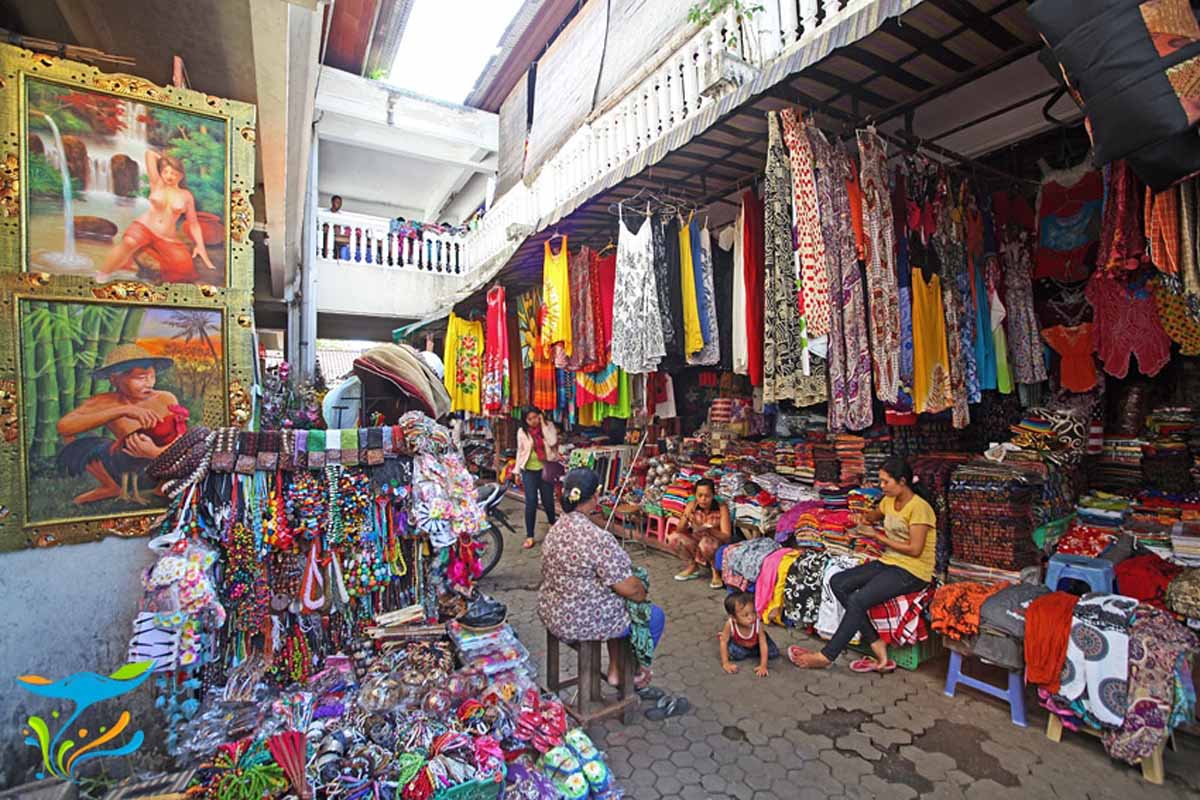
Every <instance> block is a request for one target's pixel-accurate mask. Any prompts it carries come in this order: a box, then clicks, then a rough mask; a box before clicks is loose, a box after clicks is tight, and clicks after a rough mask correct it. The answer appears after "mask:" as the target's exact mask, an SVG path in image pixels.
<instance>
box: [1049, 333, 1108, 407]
mask: <svg viewBox="0 0 1200 800" xmlns="http://www.w3.org/2000/svg"><path fill="white" fill-rule="evenodd" d="M1042 336H1044V337H1045V339H1046V341H1047V342H1049V344H1050V346H1051V347H1053V348H1054V352H1056V353H1058V355H1059V373H1058V382H1059V384H1060V385H1061V386H1062V387H1063V388H1064V389H1066V390H1068V391H1071V392H1078V393H1083V392H1090V391H1091V390H1092V389H1094V388H1096V361H1095V359H1093V358H1092V353H1094V352H1096V339H1095V335H1094V334H1093V332H1092V323H1090V322H1085V323H1083V324H1082V325H1076V326H1073V327H1067V326H1065V325H1055V326H1054V327H1052V328H1046V329H1045V330H1044V331H1042Z"/></svg>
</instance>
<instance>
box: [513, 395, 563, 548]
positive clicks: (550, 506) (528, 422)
mask: <svg viewBox="0 0 1200 800" xmlns="http://www.w3.org/2000/svg"><path fill="white" fill-rule="evenodd" d="M521 421H522V425H521V427H520V428H519V429H518V430H517V469H518V470H520V472H521V484H522V486H523V487H524V489H525V544H524V545H523V546H524V547H525V549H529V548H530V547H533V546H534V544H535V541H534V538H533V527H534V525H535V524H536V523H537V511H538V497H539V496H540V497H541V499H542V508H543V509H544V510H545V512H546V519H547V520H548V521H549V522H550V524H551V525H553V524H554V523H555V520H556V516H555V513H554V484H555V482H556V481H557V479H558V477H559V476H560V475H561V473H562V466H561V465H560V464H559V463H558V431H557V430H555V428H554V423H553V422H551V421H549V420H548V419H545V418H544V417H543V416H542V412H541V411H538V410H537V409H536V408H527V409H525V411H524V413H523V414H522V416H521Z"/></svg>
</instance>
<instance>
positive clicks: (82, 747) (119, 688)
mask: <svg viewBox="0 0 1200 800" xmlns="http://www.w3.org/2000/svg"><path fill="white" fill-rule="evenodd" d="M153 666H154V662H153V661H139V662H136V663H133V664H126V665H125V666H123V667H121V668H120V669H118V670H117V671H116V672H114V673H112V674H111V675H97V674H96V673H95V672H76V673H75V674H74V675H69V676H67V677H66V678H63V679H62V680H59V681H51V680H50V679H49V678H43V677H42V676H41V675H22V676H21V677H19V678H17V683H19V684H21V686H22V687H23V688H24V689H25V690H26V691H28V692H31V693H32V694H36V695H38V696H39V697H49V698H51V699H54V700H70V701H71V702H73V703H74V704H75V710H74V711H73V712H72V713H71V716H69V717H67V719H66V720H65V721H63V722H62V723H61V724H60V725H59V726H58V731H57V733H55V734H54V737H53V738H51V735H50V726H49V725H48V724H47V722H46V720H44V719H42V718H41V717H38V716H31V717H29V719H28V720H26V723H25V724H26V727H25V730H24V731H23V733H24V734H25V744H27V745H29V746H30V747H37V748H39V749H40V750H41V751H42V767H43V771H42V772H39V773H38V774H37V777H38V779H39V780H41V779H44V778H47V777H55V778H61V779H62V780H65V781H72V782H74V781H76V780H77V776H78V772H79V768H80V767H81V766H82V765H83V764H85V763H86V762H88V761H91V760H93V759H96V758H111V757H113V756H127V755H129V754H130V753H132V752H134V751H135V750H137V749H138V748H139V747H141V746H142V742H143V741H144V740H145V738H146V737H145V734H143V733H142V732H141V731H140V730H139V731H134V732H133V734H132V735H131V736H130V737H129V740H128V741H127V742H125V744H123V745H121V746H119V747H113V748H110V749H106V750H100V749H97V748H99V747H100V746H102V745H105V744H108V743H110V742H112V741H113V740H115V739H116V738H117V737H119V736H120V735H121V734H122V733H124V732H125V731H126V729H127V728H128V727H129V721H130V719H131V717H130V715H129V712H128V711H122V712H121V714H120V716H119V717H117V721H116V723H114V724H113V725H111V726H102V727H100V728H98V729H97V730H96V732H95V735H94V736H93V735H92V732H91V731H89V730H88V729H87V728H84V727H81V728H78V729H76V728H75V727H74V725H75V722H76V720H78V719H79V718H80V717H81V716H82V715H83V712H84V711H86V710H87V709H89V708H91V707H92V706H94V705H95V704H96V703H102V702H104V701H105V700H112V699H113V698H115V697H120V696H121V695H123V694H126V693H128V692H131V691H133V690H134V689H136V688H137V687H139V686H141V685H142V684H143V683H145V682H146V679H147V678H149V677H150V675H151V672H150V668H151V667H153ZM50 717H51V718H52V719H54V720H57V719H58V717H59V712H58V711H54V712H51V714H50ZM72 730H74V733H71V731H72ZM64 735H66V736H75V737H78V740H79V741H78V742H77V741H76V740H75V739H74V738H70V739H64V738H63V736H64ZM77 744H78V745H79V747H76V745H77Z"/></svg>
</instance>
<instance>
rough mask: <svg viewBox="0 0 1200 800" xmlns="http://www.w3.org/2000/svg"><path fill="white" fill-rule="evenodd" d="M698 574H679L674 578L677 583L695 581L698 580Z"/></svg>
mask: <svg viewBox="0 0 1200 800" xmlns="http://www.w3.org/2000/svg"><path fill="white" fill-rule="evenodd" d="M700 577H701V576H700V573H699V572H681V573H679V574H678V575H676V576H675V580H677V581H695V580H699V579H700Z"/></svg>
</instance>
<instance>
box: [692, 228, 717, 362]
mask: <svg viewBox="0 0 1200 800" xmlns="http://www.w3.org/2000/svg"><path fill="white" fill-rule="evenodd" d="M690 227H691V231H692V245H693V246H692V262H693V264H694V265H695V267H696V272H697V275H696V290H697V291H696V297H697V300H698V301H699V306H700V330H701V333H702V334H703V335H704V346H703V347H701V348H700V352H698V353H696V355H695V356H693V357H691V358H689V359H688V364H689V365H691V366H699V367H711V366H715V365H716V364H718V363H720V361H721V342H720V334H719V329H718V327H717V298H716V289H715V287H714V285H713V283H714V282H713V253H712V238H711V236H710V235H709V233H708V228H703V229H701V228H700V224H699V223H698V222H697V221H695V220H693V221H692V224H691V226H690Z"/></svg>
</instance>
